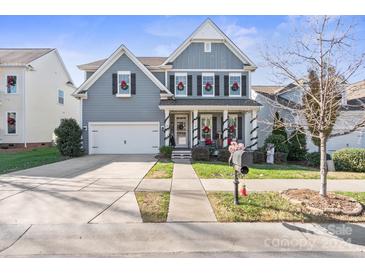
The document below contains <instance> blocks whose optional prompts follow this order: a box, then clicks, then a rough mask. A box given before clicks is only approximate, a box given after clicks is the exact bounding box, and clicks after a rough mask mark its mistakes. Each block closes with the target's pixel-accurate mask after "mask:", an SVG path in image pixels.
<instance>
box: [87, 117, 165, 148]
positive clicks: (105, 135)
mask: <svg viewBox="0 0 365 274" xmlns="http://www.w3.org/2000/svg"><path fill="white" fill-rule="evenodd" d="M159 143H160V133H159V123H158V122H138V123H90V124H89V153H90V154H150V153H158V148H159Z"/></svg>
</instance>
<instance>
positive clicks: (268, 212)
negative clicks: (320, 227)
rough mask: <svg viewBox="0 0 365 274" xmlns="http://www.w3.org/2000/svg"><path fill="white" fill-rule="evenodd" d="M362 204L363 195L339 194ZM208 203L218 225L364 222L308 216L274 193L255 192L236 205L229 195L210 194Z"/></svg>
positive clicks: (356, 218)
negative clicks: (223, 223) (224, 223)
mask: <svg viewBox="0 0 365 274" xmlns="http://www.w3.org/2000/svg"><path fill="white" fill-rule="evenodd" d="M340 194H344V195H347V196H351V197H353V198H355V199H357V200H358V201H359V202H360V203H364V202H365V193H354V192H346V193H342V192H341V193H340ZM208 198H209V201H210V203H211V205H212V207H213V210H214V213H215V215H216V217H217V220H218V221H219V222H279V221H286V222H338V221H345V222H364V221H365V213H364V211H363V213H362V214H361V215H359V216H346V215H336V214H323V215H319V216H317V215H311V214H308V213H306V212H305V211H303V210H302V209H301V208H300V207H299V206H296V205H293V204H291V203H289V202H288V201H287V200H285V199H284V198H282V197H281V196H280V194H279V193H278V192H256V193H250V194H249V195H248V196H247V197H241V196H240V197H239V202H240V204H239V205H234V204H233V194H232V193H231V192H210V193H208Z"/></svg>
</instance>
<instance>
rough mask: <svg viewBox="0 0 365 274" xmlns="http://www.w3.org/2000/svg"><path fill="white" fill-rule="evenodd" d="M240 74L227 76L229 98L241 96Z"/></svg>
mask: <svg viewBox="0 0 365 274" xmlns="http://www.w3.org/2000/svg"><path fill="white" fill-rule="evenodd" d="M241 78H242V75H241V73H230V74H229V96H241V89H242V87H241Z"/></svg>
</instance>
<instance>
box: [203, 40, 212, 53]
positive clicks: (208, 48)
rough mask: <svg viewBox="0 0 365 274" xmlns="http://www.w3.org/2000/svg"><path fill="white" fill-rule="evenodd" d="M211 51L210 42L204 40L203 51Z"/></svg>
mask: <svg viewBox="0 0 365 274" xmlns="http://www.w3.org/2000/svg"><path fill="white" fill-rule="evenodd" d="M211 51H212V43H211V42H204V52H211Z"/></svg>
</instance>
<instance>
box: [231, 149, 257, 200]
mask: <svg viewBox="0 0 365 274" xmlns="http://www.w3.org/2000/svg"><path fill="white" fill-rule="evenodd" d="M252 162H253V159H252V154H251V153H249V152H247V151H244V150H237V151H235V152H234V153H233V155H232V165H233V168H234V180H233V184H234V204H235V205H238V204H239V201H238V185H239V183H240V182H239V180H238V174H239V173H241V174H242V175H246V174H248V172H249V168H248V166H249V165H251V164H252Z"/></svg>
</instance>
